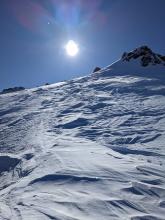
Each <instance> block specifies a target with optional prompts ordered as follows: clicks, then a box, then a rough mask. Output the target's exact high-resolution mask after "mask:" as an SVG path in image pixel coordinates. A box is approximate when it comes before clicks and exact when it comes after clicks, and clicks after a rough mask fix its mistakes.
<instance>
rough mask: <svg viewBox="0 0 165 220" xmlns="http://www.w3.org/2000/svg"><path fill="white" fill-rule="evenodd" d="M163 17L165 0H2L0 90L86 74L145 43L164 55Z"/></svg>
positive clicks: (0, 13) (31, 85) (164, 30)
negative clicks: (75, 48) (71, 45)
mask: <svg viewBox="0 0 165 220" xmlns="http://www.w3.org/2000/svg"><path fill="white" fill-rule="evenodd" d="M164 21H165V0H1V1H0V89H3V88H8V87H13V86H25V87H26V88H30V87H34V86H39V85H43V84H45V83H47V82H48V83H54V82H58V81H62V80H67V79H71V78H74V77H78V76H83V75H87V74H88V73H90V72H91V71H92V70H93V68H94V67H96V66H100V67H105V66H107V65H109V64H111V63H112V62H114V61H115V60H117V59H119V58H120V56H121V54H122V53H123V52H124V51H130V50H132V49H134V48H136V47H138V46H141V45H148V46H149V47H151V48H152V49H153V50H155V51H156V52H158V53H161V54H165V25H164ZM69 40H74V41H75V42H76V43H77V44H78V45H79V49H80V51H79V53H78V55H77V56H75V57H69V56H68V55H67V54H66V52H65V50H64V46H65V45H66V43H67V42H68V41H69Z"/></svg>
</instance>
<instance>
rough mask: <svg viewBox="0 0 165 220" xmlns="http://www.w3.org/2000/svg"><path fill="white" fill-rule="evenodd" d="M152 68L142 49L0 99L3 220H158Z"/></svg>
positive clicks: (160, 158) (163, 78)
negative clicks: (67, 78)
mask: <svg viewBox="0 0 165 220" xmlns="http://www.w3.org/2000/svg"><path fill="white" fill-rule="evenodd" d="M146 56H149V57H150V58H151V59H147V61H145V66H144V64H143V63H142V65H141V62H142V60H143V58H144V57H146ZM157 59H158V60H162V58H161V57H160V56H158V55H155V54H154V53H153V52H152V51H151V50H150V49H148V48H145V47H141V48H139V49H136V50H135V51H133V52H131V53H128V54H125V55H124V56H123V58H122V59H120V60H118V61H117V62H115V63H113V64H112V65H110V66H108V67H106V68H104V69H101V70H100V69H98V71H97V72H95V73H92V74H90V75H88V76H85V77H80V78H77V79H73V80H70V81H65V82H60V83H56V84H52V85H45V86H41V87H39V88H33V89H27V90H22V91H18V90H17V91H13V93H6V94H1V95H0V107H1V108H0V220H52V219H54V220H55V219H56V220H102V219H104V220H164V219H165V218H164V216H165V66H164V65H162V64H163V61H161V63H156V64H155V65H154V62H155V60H157ZM156 62H157V61H156ZM146 63H147V66H146Z"/></svg>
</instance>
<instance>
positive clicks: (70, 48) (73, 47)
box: [65, 40, 79, 57]
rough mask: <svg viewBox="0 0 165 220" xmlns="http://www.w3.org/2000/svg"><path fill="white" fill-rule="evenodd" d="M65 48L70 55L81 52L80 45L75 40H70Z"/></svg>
mask: <svg viewBox="0 0 165 220" xmlns="http://www.w3.org/2000/svg"><path fill="white" fill-rule="evenodd" d="M65 50H66V52H67V54H68V55H69V56H72V57H74V56H76V55H77V53H78V52H79V47H78V45H77V44H76V43H75V42H74V41H73V40H70V41H68V43H67V45H66V46H65Z"/></svg>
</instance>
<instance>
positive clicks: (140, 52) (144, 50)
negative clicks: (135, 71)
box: [122, 46, 165, 67]
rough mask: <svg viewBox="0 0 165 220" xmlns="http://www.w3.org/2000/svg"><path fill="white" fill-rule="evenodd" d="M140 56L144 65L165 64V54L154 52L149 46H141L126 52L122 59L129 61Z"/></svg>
mask: <svg viewBox="0 0 165 220" xmlns="http://www.w3.org/2000/svg"><path fill="white" fill-rule="evenodd" d="M138 58H139V59H140V62H141V65H142V66H144V67H146V66H148V65H156V64H162V65H165V56H162V55H160V54H157V53H154V52H153V51H152V50H151V49H150V48H149V47H148V46H141V47H139V48H136V49H135V50H133V51H131V52H129V53H127V52H124V53H123V55H122V60H123V61H127V62H129V61H130V60H132V59H138Z"/></svg>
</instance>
